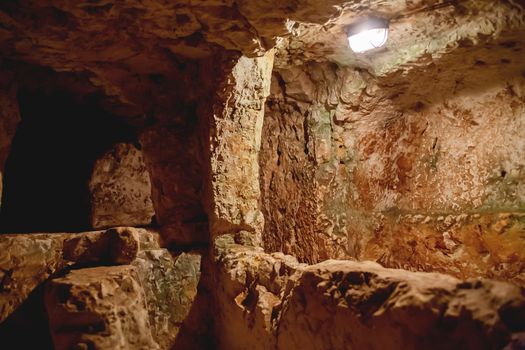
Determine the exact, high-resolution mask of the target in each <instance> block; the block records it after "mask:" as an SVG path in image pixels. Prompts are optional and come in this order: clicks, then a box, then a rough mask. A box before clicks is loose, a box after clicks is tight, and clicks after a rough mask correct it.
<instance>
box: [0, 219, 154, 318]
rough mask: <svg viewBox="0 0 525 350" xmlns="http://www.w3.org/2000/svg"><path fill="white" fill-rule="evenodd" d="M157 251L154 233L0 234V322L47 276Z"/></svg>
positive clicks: (113, 230) (112, 262) (119, 261)
mask: <svg viewBox="0 0 525 350" xmlns="http://www.w3.org/2000/svg"><path fill="white" fill-rule="evenodd" d="M146 249H159V243H158V234H156V233H154V232H151V231H147V230H145V229H135V228H129V227H128V228H117V229H112V230H108V231H94V232H84V233H33V234H2V235H0V282H1V283H0V286H1V288H0V311H1V312H0V322H1V321H3V320H5V319H6V318H7V317H8V316H9V315H10V314H11V313H12V312H13V311H15V310H16V309H17V307H19V306H20V304H22V303H23V302H24V300H26V299H27V298H28V296H29V295H30V294H31V292H32V291H33V290H35V288H37V287H38V286H40V285H41V284H42V283H43V282H45V281H46V280H47V279H48V278H49V277H50V276H52V275H54V274H57V273H59V272H61V271H63V270H64V269H65V268H67V267H70V266H74V265H78V266H84V265H90V264H91V265H93V264H95V265H96V264H100V265H107V264H122V262H123V261H128V262H129V261H131V260H133V259H134V258H135V257H136V254H137V253H140V251H142V250H146Z"/></svg>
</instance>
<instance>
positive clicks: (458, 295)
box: [216, 236, 525, 349]
mask: <svg viewBox="0 0 525 350" xmlns="http://www.w3.org/2000/svg"><path fill="white" fill-rule="evenodd" d="M216 256H217V262H218V264H219V271H218V275H217V277H218V278H219V279H218V282H217V283H218V284H219V285H220V286H221V288H220V289H219V290H218V291H217V298H218V310H217V312H218V313H217V326H218V328H216V332H217V335H216V336H217V339H219V344H218V345H219V348H221V349H246V348H255V349H272V348H273V349H354V348H357V349H361V348H369V349H502V348H504V347H505V346H507V345H509V344H512V343H515V344H519V342H520V341H522V340H520V339H522V334H523V333H522V332H523V331H524V330H525V294H524V293H523V290H522V288H520V287H517V286H514V285H511V284H507V283H502V282H495V281H491V280H487V279H470V280H459V279H456V278H454V277H451V276H447V275H442V274H437V273H422V272H410V271H406V270H396V269H385V268H383V267H381V266H380V265H379V264H377V263H374V262H366V261H365V262H354V261H345V260H328V261H325V262H322V263H320V264H316V265H311V266H306V265H304V264H299V263H297V261H296V260H295V259H294V258H293V257H291V256H286V255H283V254H281V253H276V254H266V253H263V252H262V251H261V250H260V249H259V248H253V247H252V248H250V247H246V246H240V245H236V244H234V240H233V237H229V238H228V237H227V236H224V237H221V239H220V240H219V241H218V242H217V245H216ZM520 337H521V338H520ZM509 346H511V345H509ZM518 348H519V347H518Z"/></svg>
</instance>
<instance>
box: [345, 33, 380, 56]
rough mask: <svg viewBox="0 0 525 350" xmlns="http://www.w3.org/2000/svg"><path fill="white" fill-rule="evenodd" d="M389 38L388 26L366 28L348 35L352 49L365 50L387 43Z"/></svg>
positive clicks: (355, 50)
mask: <svg viewBox="0 0 525 350" xmlns="http://www.w3.org/2000/svg"><path fill="white" fill-rule="evenodd" d="M387 39H388V28H372V29H366V30H363V31H361V32H359V33H356V34H352V35H350V36H349V37H348V43H349V44H350V48H351V49H352V51H354V52H356V53H361V52H365V51H368V50H372V49H375V48H378V47H381V46H383V45H385V43H386V40H387Z"/></svg>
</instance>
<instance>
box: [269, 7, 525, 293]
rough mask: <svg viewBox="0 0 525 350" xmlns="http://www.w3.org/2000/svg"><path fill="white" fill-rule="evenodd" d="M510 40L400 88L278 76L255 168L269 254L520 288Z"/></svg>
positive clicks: (317, 75) (520, 93) (409, 77)
mask: <svg viewBox="0 0 525 350" xmlns="http://www.w3.org/2000/svg"><path fill="white" fill-rule="evenodd" d="M506 15H509V16H510V15H511V14H510V13H508V14H506ZM500 24H501V25H503V24H502V23H500ZM513 35H514V34H513V33H512V31H502V32H500V33H496V34H495V35H494V37H493V38H492V39H491V40H493V41H494V42H493V43H479V45H477V44H476V45H473V46H466V47H463V46H459V47H458V48H457V49H456V50H454V51H451V52H447V53H446V54H444V55H442V56H439V59H434V60H433V61H432V64H430V65H426V64H422V65H421V66H417V65H416V66H410V69H408V67H407V69H408V70H407V71H406V72H405V73H403V74H401V73H399V72H398V73H393V72H391V73H389V74H386V75H383V76H374V75H371V74H369V73H368V72H365V71H363V70H360V69H353V68H345V67H339V66H334V65H332V64H317V63H308V64H304V65H302V66H300V67H299V66H298V67H295V68H290V67H285V68H279V69H277V70H276V72H274V77H273V80H274V81H273V82H272V93H271V95H270V97H269V99H268V102H267V108H266V115H265V124H264V126H263V137H262V140H263V144H262V151H261V153H260V157H259V162H260V165H261V174H262V176H261V191H262V193H263V195H262V200H261V203H262V207H263V213H264V215H265V225H266V226H265V231H264V235H263V237H264V242H265V248H266V249H267V251H269V252H273V251H283V252H285V253H287V254H292V255H295V256H297V257H298V259H299V260H300V261H303V262H308V263H317V262H320V261H323V260H325V259H329V258H331V259H348V258H352V259H358V260H375V261H377V262H379V263H381V264H382V265H383V266H386V267H393V268H404V269H408V270H412V271H427V272H433V271H434V272H443V273H448V274H452V275H454V276H455V277H458V278H462V279H464V278H472V277H479V276H483V277H487V278H496V279H499V280H503V281H512V282H514V283H518V284H521V285H522V284H523V283H524V281H525V275H524V269H523V266H525V265H524V264H525V255H524V252H525V240H524V239H523V237H524V236H523V232H525V225H524V218H523V205H524V203H525V192H524V190H525V187H524V183H525V182H524V179H525V173H524V171H523V169H525V168H524V165H525V158H524V156H525V153H524V152H523V151H522V150H523V149H524V145H523V139H524V133H523V131H524V130H525V128H523V123H524V122H525V118H524V117H525V103H524V101H525V100H524V96H525V95H524V91H525V90H524V87H525V79H524V78H523V74H522V73H523V71H524V70H525V65H524V62H525V61H523V59H521V56H522V53H523V49H524V47H525V42H523V40H515V39H516V38H513ZM508 42H512V43H513V44H512V48H509V47H508V45H506V44H505V43H508ZM460 58H461V59H460ZM502 62H506V63H502ZM428 82H432V83H428Z"/></svg>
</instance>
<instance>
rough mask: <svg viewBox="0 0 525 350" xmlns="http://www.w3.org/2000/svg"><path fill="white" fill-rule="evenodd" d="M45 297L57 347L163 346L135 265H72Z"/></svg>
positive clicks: (53, 283)
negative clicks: (150, 321) (72, 267)
mask: <svg viewBox="0 0 525 350" xmlns="http://www.w3.org/2000/svg"><path fill="white" fill-rule="evenodd" d="M45 303H46V308H47V312H48V316H49V324H50V330H51V334H52V336H53V343H54V346H55V349H58V350H60V349H64V350H65V349H72V348H75V349H122V350H124V349H160V347H159V345H158V344H157V342H156V341H155V340H154V337H153V335H152V332H151V329H152V328H151V325H150V323H149V317H148V309H147V304H146V296H145V294H144V290H143V289H142V286H141V284H140V282H139V277H138V274H137V271H136V268H135V267H133V266H129V265H124V266H109V267H94V268H87V269H80V270H73V271H71V272H69V273H68V274H67V275H66V276H65V277H61V278H57V279H53V280H52V281H51V282H50V284H49V287H48V289H47V291H46V296H45Z"/></svg>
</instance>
